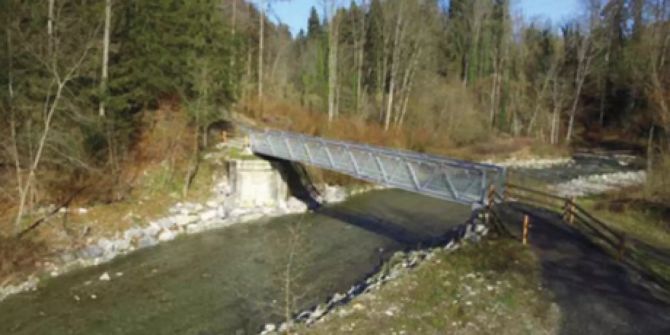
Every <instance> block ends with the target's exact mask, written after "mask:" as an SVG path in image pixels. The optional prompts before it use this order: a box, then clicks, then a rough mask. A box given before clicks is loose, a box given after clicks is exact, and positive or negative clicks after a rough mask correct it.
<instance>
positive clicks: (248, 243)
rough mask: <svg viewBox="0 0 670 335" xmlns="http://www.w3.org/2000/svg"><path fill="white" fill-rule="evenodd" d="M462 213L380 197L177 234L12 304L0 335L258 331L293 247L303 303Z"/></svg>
mask: <svg viewBox="0 0 670 335" xmlns="http://www.w3.org/2000/svg"><path fill="white" fill-rule="evenodd" d="M469 215H470V208H468V207H466V206H462V205H456V204H451V203H448V202H444V201H440V200H436V199H432V198H426V197H423V196H418V195H414V194H410V193H408V192H403V191H397V190H384V191H375V192H369V193H367V194H363V195H359V196H355V197H352V198H350V199H349V200H347V201H346V202H343V203H340V204H336V205H332V206H326V207H325V208H323V209H321V210H319V211H318V212H317V213H307V214H302V215H292V216H285V217H280V218H273V219H262V220H259V221H256V222H252V223H245V224H240V225H237V226H232V227H228V228H224V229H219V230H213V231H208V232H204V233H200V234H196V235H189V236H184V237H180V238H178V239H176V240H174V241H171V242H168V243H163V244H160V245H158V246H156V247H153V248H148V249H143V250H140V251H137V252H134V253H132V254H129V255H127V256H123V257H119V258H117V259H115V260H113V261H112V262H110V263H107V264H103V265H100V266H97V267H90V268H86V269H82V270H79V271H75V272H71V273H68V274H65V275H62V276H60V277H57V278H53V279H49V280H45V281H43V282H42V284H41V285H40V287H39V289H38V290H37V291H34V292H26V293H23V294H18V295H15V296H12V297H10V298H8V299H7V300H6V301H4V302H3V303H1V304H0V334H3V335H4V334H7V335H9V334H50V335H58V334H86V335H92V334H124V335H130V334H198V335H205V334H256V333H258V331H259V330H260V329H261V327H262V326H263V323H264V322H267V321H280V320H281V315H282V313H283V309H284V305H285V304H284V302H285V301H286V299H285V298H284V296H285V295H284V293H285V290H283V287H284V284H285V281H284V280H285V279H286V276H285V274H286V269H287V264H289V262H288V261H287V260H288V259H289V257H288V256H289V254H291V251H293V255H294V257H293V261H292V262H290V264H291V272H292V274H293V275H292V276H291V279H292V280H293V281H294V284H295V285H292V287H293V288H292V289H291V290H290V291H291V292H292V294H293V297H294V298H295V299H296V301H297V302H296V305H295V307H297V308H306V307H308V306H311V305H314V304H316V303H319V302H323V301H324V300H325V299H326V298H327V297H328V296H330V295H332V294H333V293H335V292H343V291H346V290H347V289H348V288H349V287H351V285H353V284H355V283H356V282H358V281H360V280H362V279H364V278H365V277H366V275H368V274H370V273H371V272H372V271H374V270H375V269H376V268H377V267H378V265H379V264H380V260H381V259H386V258H388V257H389V256H390V255H391V254H392V253H393V252H395V251H397V250H402V249H407V248H411V247H415V246H416V245H417V244H421V243H422V242H423V243H430V241H432V240H435V239H436V238H439V237H440V236H441V235H443V234H444V233H445V232H446V231H448V230H449V229H450V228H452V227H455V226H456V225H459V224H461V223H463V222H465V220H466V219H467V217H468V216H469ZM105 273H107V274H108V276H109V277H110V280H109V281H106V280H100V277H101V276H102V277H104V276H103V275H104V274H105Z"/></svg>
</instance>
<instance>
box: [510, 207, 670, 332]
mask: <svg viewBox="0 0 670 335" xmlns="http://www.w3.org/2000/svg"><path fill="white" fill-rule="evenodd" d="M503 212H504V217H505V221H506V223H507V224H508V226H509V228H510V229H511V230H512V231H514V232H515V234H517V235H518V234H519V231H520V224H518V223H520V222H521V221H522V214H523V213H527V214H529V215H530V217H531V224H532V227H531V231H530V235H529V240H530V242H531V245H532V246H533V249H534V251H535V252H536V254H537V255H538V257H539V259H540V262H541V267H542V281H543V286H544V287H546V288H548V289H549V290H550V292H551V293H552V294H553V297H554V299H555V301H556V302H557V303H558V305H559V306H560V310H561V317H562V319H561V329H560V333H561V334H566V335H567V334H670V301H669V300H668V296H667V292H665V293H664V292H661V291H659V290H657V289H655V288H652V287H651V286H649V284H650V283H649V282H648V281H647V280H645V279H643V278H644V274H641V273H636V272H635V271H634V270H632V269H630V268H629V267H627V266H624V265H622V264H621V263H619V262H617V261H616V260H615V259H614V258H613V257H612V256H611V255H609V254H607V253H606V252H605V251H604V250H603V249H602V248H601V247H599V246H598V245H596V244H594V243H593V242H592V241H591V240H590V239H589V238H587V237H586V236H585V235H584V234H582V233H581V232H580V231H578V230H577V229H575V228H574V227H571V226H569V225H567V224H564V223H562V222H561V218H560V214H558V213H554V212H551V211H548V210H544V209H538V208H533V207H530V206H526V205H521V204H511V205H510V207H509V208H505V209H503Z"/></svg>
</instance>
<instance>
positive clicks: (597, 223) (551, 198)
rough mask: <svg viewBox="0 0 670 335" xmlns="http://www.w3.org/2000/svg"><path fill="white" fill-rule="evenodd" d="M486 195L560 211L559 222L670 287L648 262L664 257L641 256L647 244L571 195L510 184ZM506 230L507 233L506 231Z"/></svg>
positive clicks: (524, 233)
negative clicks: (604, 219)
mask: <svg viewBox="0 0 670 335" xmlns="http://www.w3.org/2000/svg"><path fill="white" fill-rule="evenodd" d="M489 196H490V197H491V199H492V200H493V201H494V202H495V203H498V204H500V203H507V202H514V201H517V202H521V203H525V204H530V205H534V206H538V207H541V208H545V209H549V210H553V211H556V212H558V213H561V214H562V215H561V217H562V222H564V223H565V224H568V225H571V226H574V227H575V228H576V229H579V230H581V231H582V232H584V233H586V235H587V236H588V237H589V238H591V240H592V241H593V242H594V243H596V244H598V245H600V246H601V247H603V249H604V250H605V251H606V252H608V253H610V254H612V255H613V256H614V257H615V258H616V259H617V260H618V261H619V262H622V263H626V264H627V265H629V266H631V267H633V268H634V269H637V270H639V271H642V272H643V273H645V274H647V275H648V276H650V277H651V278H652V279H653V280H654V281H656V282H657V283H659V284H660V285H664V286H666V287H670V281H668V279H666V276H661V275H659V274H658V273H657V271H655V270H654V269H652V268H651V267H650V266H649V265H648V263H649V260H651V261H652V262H655V263H656V264H663V263H664V260H663V259H661V258H659V257H658V256H657V255H654V254H652V253H645V254H644V255H642V254H643V252H642V250H644V249H645V248H648V247H646V246H643V245H642V244H641V243H640V242H638V241H637V240H635V239H632V238H629V237H628V236H627V235H626V234H625V233H623V232H620V231H617V230H615V229H612V228H611V226H610V225H609V224H607V223H605V222H604V221H602V220H601V219H599V218H597V217H596V216H594V215H593V214H591V213H590V212H589V211H588V210H586V209H585V208H584V207H582V206H580V205H579V204H577V202H576V201H575V199H574V198H566V197H561V196H558V195H555V194H551V193H547V192H544V191H540V190H537V189H532V188H529V187H525V186H520V185H515V184H509V183H508V184H506V185H505V189H504V192H502V194H499V193H497V192H495V191H494V190H491V191H490V192H489ZM487 209H488V212H490V214H487V215H490V216H492V217H493V218H494V219H495V220H500V217H499V215H498V214H497V213H496V211H495V209H494V206H493V205H490V206H489V207H487ZM528 221H529V217H528V216H525V217H524V220H523V224H522V225H523V227H522V236H521V240H522V241H525V240H526V239H532V229H530V232H529V226H531V223H529V222H528ZM495 224H496V227H500V226H504V225H503V224H502V222H501V221H500V222H498V223H495ZM531 227H532V226H531ZM502 229H505V228H502ZM507 233H508V234H509V231H507ZM510 235H511V234H510ZM529 235H530V236H529ZM668 270H669V271H670V265H669V266H668Z"/></svg>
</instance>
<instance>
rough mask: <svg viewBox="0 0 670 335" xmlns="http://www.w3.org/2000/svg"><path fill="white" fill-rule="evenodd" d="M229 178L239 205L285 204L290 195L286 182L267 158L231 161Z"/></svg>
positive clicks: (247, 206)
mask: <svg viewBox="0 0 670 335" xmlns="http://www.w3.org/2000/svg"><path fill="white" fill-rule="evenodd" d="M228 178H229V179H228V180H230V181H231V185H232V187H233V194H235V195H236V197H235V205H236V206H237V207H242V208H249V207H261V206H273V207H274V206H283V205H284V204H285V202H286V200H287V199H288V196H289V191H288V186H287V185H286V182H285V181H284V180H283V178H282V176H281V174H280V173H279V171H277V170H276V169H275V168H274V167H273V166H272V164H270V162H269V161H267V160H263V159H253V158H252V159H237V160H234V161H231V162H230V165H229V168H228Z"/></svg>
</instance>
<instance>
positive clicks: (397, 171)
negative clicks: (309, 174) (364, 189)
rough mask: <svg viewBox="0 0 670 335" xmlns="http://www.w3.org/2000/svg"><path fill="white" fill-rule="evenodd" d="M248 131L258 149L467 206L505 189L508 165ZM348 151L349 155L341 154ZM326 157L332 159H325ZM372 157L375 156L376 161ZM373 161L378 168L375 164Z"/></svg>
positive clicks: (276, 132)
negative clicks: (491, 189)
mask: <svg viewBox="0 0 670 335" xmlns="http://www.w3.org/2000/svg"><path fill="white" fill-rule="evenodd" d="M245 130H246V132H247V133H248V134H249V136H250V138H251V146H252V150H253V151H254V152H256V153H260V154H265V155H269V156H273V157H278V158H282V159H288V160H293V161H301V162H304V163H307V164H311V165H316V166H319V167H322V168H326V169H330V170H334V171H337V172H341V173H345V174H349V175H352V176H354V177H357V178H360V179H364V180H369V181H372V182H377V183H382V184H386V185H388V186H392V187H398V188H402V189H406V190H409V191H415V192H418V193H423V194H426V195H430V196H435V197H438V198H442V199H446V200H451V201H455V202H460V203H464V204H473V203H482V204H483V203H485V202H486V201H487V198H486V190H487V189H488V187H489V186H490V185H496V186H497V187H498V189H503V188H504V182H505V178H506V169H505V168H504V167H501V166H497V165H493V164H488V163H475V162H468V161H464V160H458V159H451V158H446V157H440V156H436V155H430V154H424V153H417V152H412V151H408V150H401V149H389V148H384V147H378V146H372V145H367V144H360V143H355V142H348V141H342V140H331V139H324V138H319V137H312V136H307V135H303V134H297V133H291V132H286V131H281V130H270V129H264V130H257V129H253V128H249V129H245ZM311 151H314V153H311ZM345 151H346V155H345V156H341V155H342V154H343V152H345ZM319 155H321V156H319ZM338 155H339V156H338ZM366 155H367V156H366ZM313 156H319V157H313ZM324 156H326V157H327V159H324ZM333 156H338V157H336V158H339V160H334V159H333ZM370 160H374V161H375V163H370ZM359 165H360V166H362V167H364V168H360V169H359ZM371 165H374V166H375V167H374V168H371ZM404 170H406V171H404ZM403 171H404V172H403ZM473 188H474V190H473Z"/></svg>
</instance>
